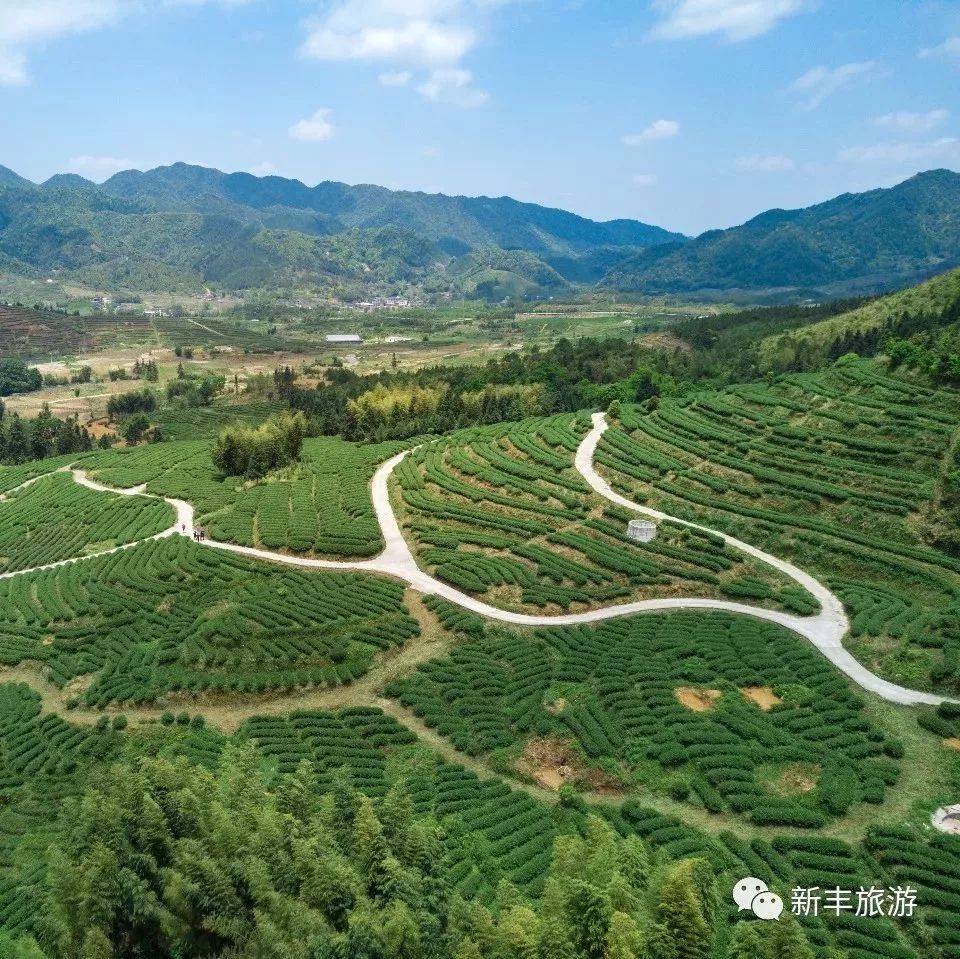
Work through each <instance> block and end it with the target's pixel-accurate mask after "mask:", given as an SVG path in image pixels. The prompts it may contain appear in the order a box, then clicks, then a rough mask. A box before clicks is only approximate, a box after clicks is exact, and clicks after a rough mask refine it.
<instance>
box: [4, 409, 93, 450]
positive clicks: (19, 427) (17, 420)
mask: <svg viewBox="0 0 960 959" xmlns="http://www.w3.org/2000/svg"><path fill="white" fill-rule="evenodd" d="M93 445H94V441H93V439H92V438H91V436H90V434H89V433H88V432H87V430H86V428H85V427H83V426H81V425H80V423H79V421H78V420H77V418H76V417H75V416H74V417H70V418H69V419H65V420H62V419H59V418H58V417H56V416H54V415H53V414H52V413H51V412H50V408H49V407H48V406H44V407H43V409H42V410H41V411H40V414H39V415H38V416H36V417H34V418H33V419H24V418H21V417H20V416H18V415H17V414H16V413H14V414H12V415H10V416H6V415H4V409H3V404H2V403H0V463H2V464H4V465H11V464H16V463H28V462H30V460H39V459H46V458H47V457H50V456H63V455H64V454H66V453H85V452H87V451H88V450H91V449H93Z"/></svg>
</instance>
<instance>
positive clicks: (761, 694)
mask: <svg viewBox="0 0 960 959" xmlns="http://www.w3.org/2000/svg"><path fill="white" fill-rule="evenodd" d="M740 692H741V693H742V694H743V695H744V696H745V697H746V698H747V699H749V700H750V702H752V703H756V704H757V705H758V706H759V707H760V708H761V709H762V710H763V711H764V712H767V711H768V710H770V709H773V707H774V706H777V705H779V704H780V703H782V702H783V700H782V699H781V698H780V697H779V696H778V695H777V694H776V693H774V691H773V690H772V689H771V688H770V687H769V686H744V687H742V688H741V690H740Z"/></svg>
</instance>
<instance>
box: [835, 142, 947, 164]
mask: <svg viewBox="0 0 960 959" xmlns="http://www.w3.org/2000/svg"><path fill="white" fill-rule="evenodd" d="M839 158H840V159H841V160H843V161H845V162H847V163H892V164H896V163H927V162H930V161H937V160H960V140H958V139H957V138H956V137H940V138H939V139H937V140H927V141H920V142H917V141H913V142H909V143H907V142H900V143H874V144H872V145H870V146H857V147H846V148H845V149H843V150H841V151H840V153H839Z"/></svg>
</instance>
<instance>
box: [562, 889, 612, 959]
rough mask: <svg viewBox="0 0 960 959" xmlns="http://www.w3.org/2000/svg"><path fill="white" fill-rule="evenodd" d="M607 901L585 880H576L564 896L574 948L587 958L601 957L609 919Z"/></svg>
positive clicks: (608, 902) (608, 904) (608, 903)
mask: <svg viewBox="0 0 960 959" xmlns="http://www.w3.org/2000/svg"><path fill="white" fill-rule="evenodd" d="M610 913H611V909H610V901H609V900H608V899H607V897H606V896H605V895H604V894H603V893H602V892H601V891H600V890H599V889H596V888H595V887H593V886H591V885H589V884H588V883H585V882H581V881H575V882H574V883H573V884H572V886H571V889H570V896H569V898H568V899H567V921H568V922H569V923H570V927H571V929H572V931H573V941H574V944H575V945H576V947H577V949H578V950H580V952H581V953H583V954H584V955H585V956H587V957H588V959H601V957H602V956H603V952H604V949H605V947H606V941H607V929H608V926H609V922H610Z"/></svg>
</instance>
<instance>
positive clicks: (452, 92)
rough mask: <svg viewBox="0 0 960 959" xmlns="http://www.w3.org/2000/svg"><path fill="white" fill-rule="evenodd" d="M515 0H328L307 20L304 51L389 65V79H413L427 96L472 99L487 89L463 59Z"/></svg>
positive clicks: (400, 83)
mask: <svg viewBox="0 0 960 959" xmlns="http://www.w3.org/2000/svg"><path fill="white" fill-rule="evenodd" d="M511 2H513V0H330V3H329V4H328V5H327V6H326V7H325V8H324V9H323V11H322V12H321V13H320V14H319V15H317V16H316V17H312V18H310V19H309V20H307V21H306V28H307V37H306V39H305V40H304V42H303V45H302V46H301V48H300V53H301V55H303V56H305V57H309V58H313V59H317V60H328V61H349V60H356V61H361V62H368V63H380V64H384V65H390V66H391V67H392V69H390V70H387V71H385V72H383V73H381V74H380V77H379V79H380V83H381V84H383V85H384V86H388V87H413V88H414V89H416V90H417V91H418V92H419V93H420V94H421V96H423V97H425V98H426V99H428V100H433V101H436V102H442V103H452V104H454V105H456V106H462V107H475V106H479V105H480V104H482V103H485V102H486V101H487V99H488V96H487V94H486V93H484V92H483V91H482V90H478V89H476V88H475V87H474V86H473V78H472V76H471V74H470V71H469V70H467V69H466V68H465V67H464V64H463V61H464V58H465V57H466V56H467V54H469V53H470V51H471V50H473V48H474V47H475V46H476V44H477V42H478V40H479V38H480V36H481V35H482V34H483V33H484V32H485V29H486V26H487V22H488V20H489V18H490V16H491V14H492V13H493V11H494V10H496V9H499V8H500V7H503V6H505V5H506V4H508V3H511Z"/></svg>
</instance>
